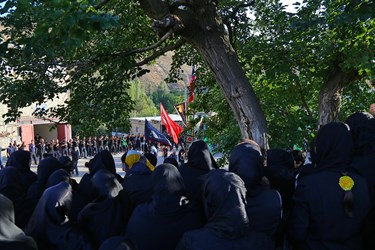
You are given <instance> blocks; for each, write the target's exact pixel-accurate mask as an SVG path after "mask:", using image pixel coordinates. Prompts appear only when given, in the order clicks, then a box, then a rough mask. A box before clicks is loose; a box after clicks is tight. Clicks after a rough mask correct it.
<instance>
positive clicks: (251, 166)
mask: <svg viewBox="0 0 375 250" xmlns="http://www.w3.org/2000/svg"><path fill="white" fill-rule="evenodd" d="M229 171H230V172H233V173H235V174H237V175H239V176H240V177H241V179H242V180H243V181H244V182H245V186H246V189H247V190H248V192H254V191H255V190H257V189H258V188H259V186H260V185H261V184H260V183H261V180H262V177H263V176H264V167H263V157H262V153H261V151H260V148H259V146H258V145H256V144H252V143H249V142H243V143H240V144H238V145H237V146H235V147H234V149H233V150H232V152H231V153H230V157H229Z"/></svg>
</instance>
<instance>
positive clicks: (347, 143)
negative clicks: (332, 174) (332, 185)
mask: <svg viewBox="0 0 375 250" xmlns="http://www.w3.org/2000/svg"><path fill="white" fill-rule="evenodd" d="M315 149H316V165H317V166H316V168H317V170H321V169H327V168H329V169H341V170H344V169H342V168H343V167H347V166H348V165H349V164H350V162H351V159H352V154H353V142H352V138H351V133H350V129H349V126H348V125H346V124H344V123H338V122H332V123H328V124H326V125H324V126H323V127H321V128H320V129H319V131H318V134H317V136H316V143H315Z"/></svg>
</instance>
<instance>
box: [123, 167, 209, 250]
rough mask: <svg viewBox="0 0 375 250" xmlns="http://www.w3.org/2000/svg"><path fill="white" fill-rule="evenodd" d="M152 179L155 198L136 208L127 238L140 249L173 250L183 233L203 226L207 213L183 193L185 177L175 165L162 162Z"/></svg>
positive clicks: (126, 234) (130, 221)
mask: <svg viewBox="0 0 375 250" xmlns="http://www.w3.org/2000/svg"><path fill="white" fill-rule="evenodd" d="M152 182H153V190H154V192H153V195H152V200H151V201H150V202H148V203H144V204H140V205H138V207H136V208H135V210H134V212H133V214H132V215H131V217H130V220H129V223H128V226H127V230H126V233H125V237H126V238H127V239H129V240H130V241H131V242H133V243H134V245H135V247H136V249H138V250H149V249H163V250H174V249H175V248H176V246H177V243H178V242H179V240H180V239H181V237H182V235H183V233H184V232H186V231H189V230H193V229H197V228H200V227H202V226H203V217H204V215H203V214H202V213H201V212H200V210H199V209H198V208H197V207H196V206H195V205H194V203H193V202H189V200H187V198H186V197H185V196H184V195H185V188H184V183H183V179H182V177H181V175H180V173H179V172H178V169H177V168H176V167H175V166H173V165H172V164H168V163H163V164H161V165H159V166H158V167H157V168H156V169H155V171H154V172H153V173H152Z"/></svg>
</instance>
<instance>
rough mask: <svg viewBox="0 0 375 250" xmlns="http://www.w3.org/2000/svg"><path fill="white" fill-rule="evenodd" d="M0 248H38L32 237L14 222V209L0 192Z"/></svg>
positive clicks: (29, 249) (30, 249) (21, 249)
mask: <svg viewBox="0 0 375 250" xmlns="http://www.w3.org/2000/svg"><path fill="white" fill-rule="evenodd" d="M0 249H4V250H7V249H9V250H10V249H17V250H34V249H38V248H37V245H36V243H35V241H34V240H33V238H31V237H28V236H26V235H25V233H24V232H23V231H22V230H21V229H20V228H19V227H17V226H16V225H15V224H14V210H13V204H12V201H11V200H10V199H8V198H7V197H5V196H4V195H2V194H0Z"/></svg>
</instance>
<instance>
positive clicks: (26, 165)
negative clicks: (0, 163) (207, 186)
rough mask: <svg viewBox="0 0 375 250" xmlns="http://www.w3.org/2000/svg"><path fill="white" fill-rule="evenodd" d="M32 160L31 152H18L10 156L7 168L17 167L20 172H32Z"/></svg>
mask: <svg viewBox="0 0 375 250" xmlns="http://www.w3.org/2000/svg"><path fill="white" fill-rule="evenodd" d="M30 159H31V156H30V152H29V151H24V150H17V151H15V152H13V153H12V154H11V155H10V157H9V160H8V161H7V163H6V166H12V167H15V168H17V169H18V170H19V171H20V172H26V171H30Z"/></svg>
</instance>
